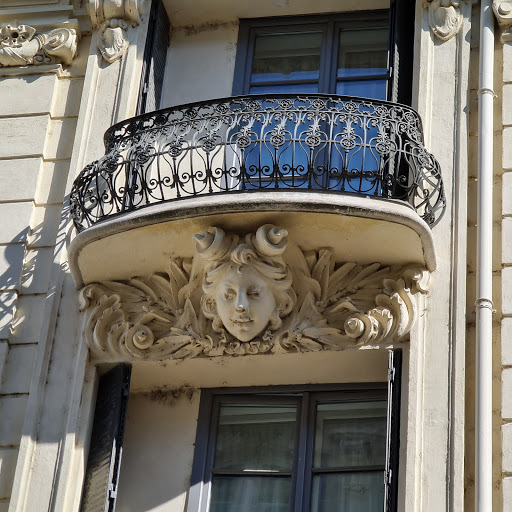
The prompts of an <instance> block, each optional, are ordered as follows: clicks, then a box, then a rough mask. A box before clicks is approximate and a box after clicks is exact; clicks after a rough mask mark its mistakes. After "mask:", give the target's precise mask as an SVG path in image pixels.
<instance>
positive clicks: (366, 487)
mask: <svg viewBox="0 0 512 512" xmlns="http://www.w3.org/2000/svg"><path fill="white" fill-rule="evenodd" d="M383 503H384V472H382V473H381V472H375V473H338V474H336V473H334V474H325V475H315V477H314V478H313V492H312V498H311V512H363V511H364V512H382V509H383Z"/></svg>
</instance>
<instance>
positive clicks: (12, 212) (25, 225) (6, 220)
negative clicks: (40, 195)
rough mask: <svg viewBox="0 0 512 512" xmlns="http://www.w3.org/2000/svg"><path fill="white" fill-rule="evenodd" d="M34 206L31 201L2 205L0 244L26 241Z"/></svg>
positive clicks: (0, 204)
mask: <svg viewBox="0 0 512 512" xmlns="http://www.w3.org/2000/svg"><path fill="white" fill-rule="evenodd" d="M32 206H33V203H32V202H31V201H25V202H20V203H0V219H2V221H1V222H0V244H10V243H13V242H25V241H26V239H27V235H28V229H29V224H30V216H31V215H32Z"/></svg>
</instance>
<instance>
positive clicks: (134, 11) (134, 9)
mask: <svg viewBox="0 0 512 512" xmlns="http://www.w3.org/2000/svg"><path fill="white" fill-rule="evenodd" d="M144 2H145V0H88V2H87V11H88V13H89V16H90V17H91V21H92V26H93V28H94V29H95V30H97V32H98V35H97V43H98V50H99V52H100V53H101V56H102V57H103V58H104V59H105V60H106V61H107V62H109V63H111V62H114V61H116V60H118V59H120V58H121V57H122V56H123V55H124V53H125V51H126V50H127V48H128V46H129V42H128V30H129V28H130V27H136V26H137V25H138V24H139V23H140V21H141V19H140V15H141V12H142V5H143V3H144Z"/></svg>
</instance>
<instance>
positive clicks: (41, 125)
mask: <svg viewBox="0 0 512 512" xmlns="http://www.w3.org/2000/svg"><path fill="white" fill-rule="evenodd" d="M48 124H49V116H47V115H42V116H28V117H5V118H1V119H0V133H1V134H2V144H0V158H9V157H20V156H39V155H42V154H43V153H44V152H45V151H44V147H45V141H46V131H47V129H48ZM54 144H55V143H54Z"/></svg>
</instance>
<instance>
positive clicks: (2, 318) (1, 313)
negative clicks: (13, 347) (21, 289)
mask: <svg viewBox="0 0 512 512" xmlns="http://www.w3.org/2000/svg"><path fill="white" fill-rule="evenodd" d="M17 296H18V294H17V292H2V293H0V339H7V338H8V337H9V334H10V330H11V322H12V319H13V315H14V308H15V305H16V297H17Z"/></svg>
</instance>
